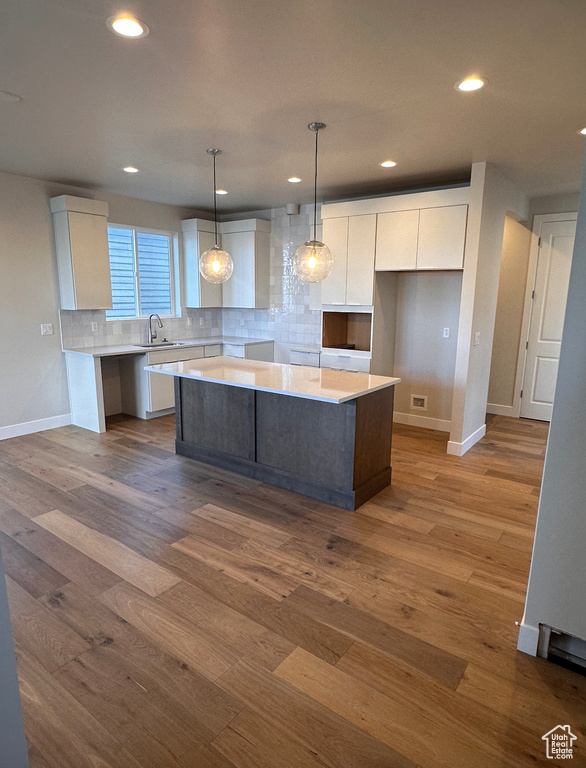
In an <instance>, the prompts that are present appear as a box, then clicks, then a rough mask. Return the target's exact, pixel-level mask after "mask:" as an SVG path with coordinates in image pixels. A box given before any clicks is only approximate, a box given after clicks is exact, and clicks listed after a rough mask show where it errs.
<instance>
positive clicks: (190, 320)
mask: <svg viewBox="0 0 586 768" xmlns="http://www.w3.org/2000/svg"><path fill="white" fill-rule="evenodd" d="M186 325H187V327H188V328H189V326H190V325H193V320H192V319H191V318H190V317H189V315H188V316H187V323H186Z"/></svg>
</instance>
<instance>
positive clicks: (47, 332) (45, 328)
mask: <svg viewBox="0 0 586 768" xmlns="http://www.w3.org/2000/svg"><path fill="white" fill-rule="evenodd" d="M52 335H53V323H43V324H42V325H41V336H52Z"/></svg>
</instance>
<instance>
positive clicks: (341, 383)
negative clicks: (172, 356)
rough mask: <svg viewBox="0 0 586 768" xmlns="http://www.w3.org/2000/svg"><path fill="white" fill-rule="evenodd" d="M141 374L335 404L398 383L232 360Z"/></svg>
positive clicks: (204, 361)
mask: <svg viewBox="0 0 586 768" xmlns="http://www.w3.org/2000/svg"><path fill="white" fill-rule="evenodd" d="M145 370H147V371H152V372H153V373H161V374H167V375H168V376H182V377H183V378H187V379H203V380H205V381H209V382H212V383H214V384H227V385H228V386H232V387H242V388H243V389H256V390H259V391H260V392H275V393H277V394H280V395H291V396H292V397H304V398H306V399H308V400H322V401H324V402H328V403H337V404H340V403H345V402H346V401H347V400H354V399H355V398H357V397H360V396H361V395H366V394H369V393H370V392H375V391H376V390H378V389H385V388H386V387H392V386H394V385H395V384H398V383H399V382H400V381H401V379H395V378H390V377H388V376H372V375H371V374H369V373H352V372H350V371H335V370H332V369H329V368H309V367H307V366H305V365H282V364H281V363H265V362H261V361H260V360H240V359H238V358H233V357H208V358H206V359H197V360H185V361H183V362H180V363H164V364H162V365H148V366H146V368H145Z"/></svg>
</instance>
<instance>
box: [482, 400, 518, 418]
mask: <svg viewBox="0 0 586 768" xmlns="http://www.w3.org/2000/svg"><path fill="white" fill-rule="evenodd" d="M486 412H487V413H492V414H494V415H495V416H516V415H517V414H516V413H515V409H514V408H513V406H512V405H497V404H496V403H487V404H486Z"/></svg>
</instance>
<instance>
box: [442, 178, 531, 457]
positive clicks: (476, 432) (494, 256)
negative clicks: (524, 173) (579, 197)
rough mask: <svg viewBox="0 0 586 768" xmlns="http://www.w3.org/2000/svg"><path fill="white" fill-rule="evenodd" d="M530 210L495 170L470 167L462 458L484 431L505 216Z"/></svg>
mask: <svg viewBox="0 0 586 768" xmlns="http://www.w3.org/2000/svg"><path fill="white" fill-rule="evenodd" d="M528 212H529V201H528V199H527V197H526V196H525V195H524V194H522V193H521V192H520V191H519V190H518V189H516V188H515V187H514V186H513V185H512V184H511V183H510V182H509V181H508V179H506V178H504V177H503V176H502V175H501V174H500V173H499V172H498V171H497V170H496V168H494V167H493V166H491V165H490V164H488V163H474V164H473V165H472V174H471V179H470V203H469V208H468V229H467V234H466V251H465V255H464V273H463V277H462V302H461V305H460V321H459V331H458V347H457V352H456V372H455V377H454V404H453V409H452V429H451V433H450V441H449V443H448V453H452V454H455V455H462V454H463V453H465V452H466V451H467V450H468V449H469V448H470V447H471V446H472V445H473V444H474V443H475V442H476V441H477V440H479V439H480V438H481V437H482V436H483V434H484V431H485V417H486V404H487V399H488V384H489V378H490V360H491V354H492V342H493V334H494V322H495V313H496V304H497V296H498V283H499V272H500V265H501V251H502V244H503V233H504V227H505V216H506V214H507V213H511V214H512V215H513V216H514V217H516V218H518V219H520V220H524V219H526V218H527V216H528ZM476 333H479V334H480V343H479V344H478V345H477V346H474V344H473V340H474V334H476Z"/></svg>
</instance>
